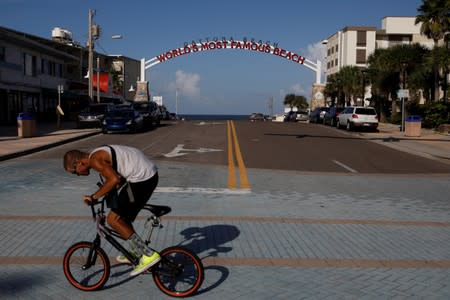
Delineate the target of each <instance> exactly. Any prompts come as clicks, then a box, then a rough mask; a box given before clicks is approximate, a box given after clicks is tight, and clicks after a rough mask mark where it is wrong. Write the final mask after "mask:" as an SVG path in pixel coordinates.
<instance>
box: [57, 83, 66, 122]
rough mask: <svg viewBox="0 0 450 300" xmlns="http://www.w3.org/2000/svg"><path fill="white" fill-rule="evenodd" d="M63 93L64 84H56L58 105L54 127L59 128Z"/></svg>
mask: <svg viewBox="0 0 450 300" xmlns="http://www.w3.org/2000/svg"><path fill="white" fill-rule="evenodd" d="M62 93H64V85H62V84H58V106H57V107H56V116H57V123H56V127H57V128H58V129H59V128H61V114H62V109H61V94H62Z"/></svg>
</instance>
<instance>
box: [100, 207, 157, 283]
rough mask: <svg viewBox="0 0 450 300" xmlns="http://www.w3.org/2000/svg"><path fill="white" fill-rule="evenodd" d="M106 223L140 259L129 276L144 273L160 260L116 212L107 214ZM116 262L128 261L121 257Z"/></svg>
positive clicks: (129, 224)
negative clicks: (125, 241)
mask: <svg viewBox="0 0 450 300" xmlns="http://www.w3.org/2000/svg"><path fill="white" fill-rule="evenodd" d="M107 222H108V224H109V225H110V226H111V227H112V228H113V229H114V230H115V231H117V232H118V233H119V234H120V236H121V237H122V238H124V239H125V240H127V242H128V244H129V245H130V250H131V251H130V252H132V253H133V254H134V255H136V257H140V259H139V264H138V265H137V266H136V267H135V268H134V270H133V271H132V272H131V273H130V276H135V275H138V274H141V273H143V272H145V271H146V270H148V269H149V268H151V267H152V266H153V265H155V264H156V263H158V262H159V261H160V260H161V257H160V256H159V253H158V252H156V251H153V249H151V248H150V247H148V246H147V245H146V244H145V242H144V241H143V240H142V239H141V237H140V236H139V235H138V234H137V233H136V232H135V231H134V229H133V226H132V225H131V223H129V222H127V221H126V220H125V219H124V218H123V217H121V216H120V215H118V214H117V213H116V212H114V211H110V212H109V213H108V216H107ZM117 260H118V261H119V262H122V263H125V262H127V261H128V259H126V258H125V257H122V256H119V257H118V258H117Z"/></svg>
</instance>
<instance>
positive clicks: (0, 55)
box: [0, 47, 6, 61]
mask: <svg viewBox="0 0 450 300" xmlns="http://www.w3.org/2000/svg"><path fill="white" fill-rule="evenodd" d="M5 54H6V49H5V47H0V61H5Z"/></svg>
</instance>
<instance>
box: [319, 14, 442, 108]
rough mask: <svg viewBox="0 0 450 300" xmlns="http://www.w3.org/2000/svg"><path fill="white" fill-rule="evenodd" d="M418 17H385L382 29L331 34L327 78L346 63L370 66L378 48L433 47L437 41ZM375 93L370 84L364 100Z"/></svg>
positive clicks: (349, 29) (346, 29)
mask: <svg viewBox="0 0 450 300" xmlns="http://www.w3.org/2000/svg"><path fill="white" fill-rule="evenodd" d="M415 20H416V17H384V18H383V19H382V20H381V29H377V28H376V27H364V26H347V27H344V28H343V29H341V30H339V31H337V32H336V33H334V34H332V35H331V36H329V37H328V38H327V39H326V40H324V41H323V44H326V56H325V64H324V65H325V78H326V80H327V79H328V77H329V76H330V75H332V74H335V73H338V72H339V71H340V70H341V69H342V67H344V66H357V67H360V68H361V69H363V68H366V67H367V59H368V57H369V56H370V55H371V54H372V53H373V52H374V51H375V49H380V48H389V47H392V46H395V45H400V44H413V43H419V44H421V45H423V46H425V47H427V48H429V49H431V48H433V46H434V42H433V40H432V39H428V38H427V37H426V36H424V35H421V34H420V25H421V24H420V23H419V24H415ZM371 96H372V95H371V92H370V87H369V88H366V91H365V95H364V99H368V98H371ZM355 100H356V99H355ZM359 100H360V99H359ZM367 103H368V102H367V101H366V104H367Z"/></svg>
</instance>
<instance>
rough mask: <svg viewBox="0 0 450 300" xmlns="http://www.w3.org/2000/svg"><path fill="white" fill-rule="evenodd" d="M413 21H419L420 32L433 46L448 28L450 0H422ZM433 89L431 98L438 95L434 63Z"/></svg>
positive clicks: (437, 77)
mask: <svg viewBox="0 0 450 300" xmlns="http://www.w3.org/2000/svg"><path fill="white" fill-rule="evenodd" d="M417 11H418V12H419V15H417V16H416V21H415V23H416V24H418V23H421V22H422V25H421V26H420V32H421V33H422V34H424V35H426V36H427V37H428V38H430V39H432V40H433V41H434V46H435V48H436V47H437V45H438V42H439V40H441V39H443V38H444V36H445V34H446V33H448V32H449V30H450V1H449V0H423V3H422V5H421V6H420V7H419V8H418V10H417ZM433 73H434V80H433V82H434V89H433V94H432V95H433V97H432V99H433V100H437V98H438V95H439V83H438V81H439V69H438V67H437V65H434V70H433Z"/></svg>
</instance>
